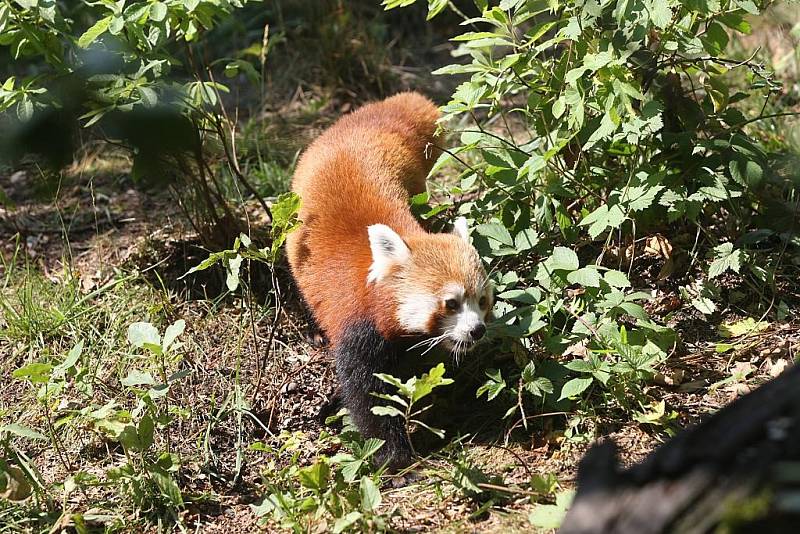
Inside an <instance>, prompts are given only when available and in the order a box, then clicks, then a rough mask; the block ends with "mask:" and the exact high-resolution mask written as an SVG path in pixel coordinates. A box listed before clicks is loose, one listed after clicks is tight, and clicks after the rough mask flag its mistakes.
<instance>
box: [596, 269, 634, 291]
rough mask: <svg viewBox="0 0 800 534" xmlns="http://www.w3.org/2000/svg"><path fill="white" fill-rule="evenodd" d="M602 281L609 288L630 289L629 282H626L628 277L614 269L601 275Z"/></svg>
mask: <svg viewBox="0 0 800 534" xmlns="http://www.w3.org/2000/svg"><path fill="white" fill-rule="evenodd" d="M603 280H605V281H606V283H607V284H608V285H610V286H611V287H616V288H619V289H622V288H626V287H631V282H630V280H628V275H626V274H625V273H623V272H621V271H617V270H614V269H609V270H608V271H606V272H605V273H603Z"/></svg>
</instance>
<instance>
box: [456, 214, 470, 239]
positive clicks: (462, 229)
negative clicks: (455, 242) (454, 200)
mask: <svg viewBox="0 0 800 534" xmlns="http://www.w3.org/2000/svg"><path fill="white" fill-rule="evenodd" d="M453 233H454V234H456V235H457V236H458V237H460V238H461V239H463V240H464V241H466V242H467V243H469V230H467V220H466V219H465V218H464V217H459V218H458V219H456V222H455V224H454V225H453Z"/></svg>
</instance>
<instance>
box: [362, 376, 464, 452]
mask: <svg viewBox="0 0 800 534" xmlns="http://www.w3.org/2000/svg"><path fill="white" fill-rule="evenodd" d="M444 371H445V369H444V364H443V363H440V364H439V365H437V366H436V367H434V368H432V369H431V370H430V371H428V372H427V373H424V374H423V375H422V376H421V377H416V376H414V377H411V378H409V379H408V380H406V381H405V382H403V381H402V380H400V379H399V378H396V377H394V376H392V375H389V374H386V373H375V376H376V377H378V378H379V379H381V380H382V381H384V382H386V383H387V384H390V385H392V386H395V387H396V388H397V392H398V393H399V395H398V394H388V393H373V395H374V396H375V397H378V398H379V399H382V400H386V401H390V402H392V403H394V405H391V404H389V405H385V406H373V407H372V413H374V414H375V415H382V416H386V417H400V418H402V419H403V422H404V425H405V430H406V435H407V437H408V441H409V443H411V434H412V433H413V431H414V427H415V425H419V426H421V427H422V428H424V429H426V430H427V431H428V432H431V433H432V434H435V435H436V436H438V437H439V438H443V437H444V430H442V429H439V428H434V427H432V426H429V425H427V424H425V423H423V422H422V421H420V420H419V416H420V415H422V414H423V413H425V412H426V411H427V410H429V409H430V408H431V407H432V406H433V405H432V404H428V405H426V406H423V407H421V408H420V407H419V401H421V400H422V399H424V398H425V397H427V396H428V395H430V394H431V393H432V392H433V390H434V389H436V388H438V387H441V386H447V385H449V384H452V383H453V380H452V379H450V378H445V377H444ZM412 447H413V445H412Z"/></svg>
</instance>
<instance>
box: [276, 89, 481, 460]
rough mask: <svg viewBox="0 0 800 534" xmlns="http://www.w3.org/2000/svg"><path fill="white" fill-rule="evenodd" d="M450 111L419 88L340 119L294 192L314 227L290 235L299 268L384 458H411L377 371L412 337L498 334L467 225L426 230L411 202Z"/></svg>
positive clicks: (457, 341) (455, 344) (297, 274)
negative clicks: (377, 410) (490, 322)
mask: <svg viewBox="0 0 800 534" xmlns="http://www.w3.org/2000/svg"><path fill="white" fill-rule="evenodd" d="M438 117H439V113H438V110H437V108H436V107H435V106H434V104H433V103H432V102H431V101H430V100H428V99H427V98H425V97H424V96H422V95H420V94H418V93H413V92H408V93H401V94H398V95H395V96H393V97H391V98H388V99H386V100H383V101H380V102H375V103H371V104H367V105H365V106H363V107H361V108H360V109H358V110H356V111H354V112H353V113H350V114H349V115H345V116H343V117H342V118H340V119H339V120H338V121H337V122H336V123H335V124H333V126H331V127H330V128H329V129H328V130H326V131H325V132H323V133H322V135H320V136H319V137H318V138H317V139H316V140H315V141H314V142H313V143H312V144H311V145H310V146H309V147H308V149H307V150H306V151H305V153H304V154H303V155H302V157H301V158H300V160H299V162H298V165H297V169H296V171H295V174H294V178H293V181H292V189H293V191H294V192H296V193H297V194H298V195H299V196H300V199H301V207H300V213H299V217H300V220H301V222H302V225H301V226H300V228H299V229H298V230H296V231H295V232H292V233H291V234H289V236H288V238H287V252H288V259H289V265H290V267H291V271H292V275H293V277H294V279H295V281H296V283H297V286H298V287H299V289H300V292H301V294H302V296H303V299H304V300H305V302H306V304H307V305H308V307H309V308H310V310H311V312H312V315H313V318H314V320H315V321H316V322H317V324H318V326H319V327H320V328H321V329H322V331H323V332H324V334H325V335H326V336H327V338H328V340H329V343H330V348H331V350H332V351H333V354H334V356H335V359H336V372H337V376H338V379H339V383H340V392H341V393H340V394H341V400H342V401H343V404H344V405H345V407H347V408H348V410H349V412H350V416H351V418H352V419H353V421H354V422H355V423H356V425H357V426H358V427H359V430H360V431H361V433H362V434H363V435H364V436H365V437H377V438H380V439H383V440H384V441H385V443H384V446H383V447H382V448H381V450H380V451H379V455H378V457H377V458H376V460H377V462H379V463H384V462H386V463H387V464H388V465H389V467H390V468H392V469H396V468H399V467H403V466H404V465H407V464H408V463H410V460H411V451H412V449H411V446H410V443H409V442H408V439H407V437H406V433H405V431H404V430H403V427H402V422H401V421H399V418H397V417H378V416H375V415H373V414H372V412H371V408H372V407H373V406H374V405H375V397H374V396H372V395H371V392H377V393H394V392H393V391H387V387H386V384H384V383H383V382H381V381H380V380H379V379H377V378H376V377H375V376H374V373H389V374H394V371H395V370H396V368H397V366H398V364H399V363H401V362H402V357H403V353H404V352H405V350H406V349H407V347H408V346H409V344H408V340H410V339H420V338H422V339H427V343H429V344H430V345H435V344H441V345H442V346H444V347H446V348H448V349H449V350H450V351H452V352H454V353H456V354H460V353H463V352H465V351H467V350H469V348H471V347H472V345H474V343H476V342H477V341H478V340H479V339H480V338H482V337H483V335H484V334H485V332H486V326H485V321H486V318H487V316H488V314H489V310H490V309H491V307H492V303H493V293H492V288H491V287H490V284H489V283H488V278H487V276H486V272H485V270H484V268H483V265H482V263H481V260H480V257H479V256H478V253H477V251H476V250H475V248H474V247H473V246H472V245H471V244H470V242H469V236H468V230H467V225H466V220H465V219H463V218H460V219H458V220H457V221H456V223H455V228H454V230H453V233H445V234H432V233H428V232H427V231H425V230H424V229H423V228H422V227H421V226H420V224H419V223H418V222H417V220H416V219H415V218H414V216H413V215H412V214H411V211H410V209H409V205H408V198H409V195H416V194H418V193H422V192H424V191H425V179H426V177H427V175H428V172H429V171H430V169H431V167H432V165H433V161H434V156H435V153H434V150H433V142H434V133H435V130H436V124H435V123H436V120H437V119H438Z"/></svg>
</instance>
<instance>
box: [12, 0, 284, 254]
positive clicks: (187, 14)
mask: <svg viewBox="0 0 800 534" xmlns="http://www.w3.org/2000/svg"><path fill="white" fill-rule="evenodd" d="M247 3H248V0H169V1H154V2H149V1H148V2H144V1H140V2H128V3H124V2H123V3H120V2H110V1H109V2H105V1H103V2H88V1H82V2H72V3H64V2H55V1H54V0H24V1H19V2H6V3H4V4H3V5H2V6H0V47H5V48H7V49H8V51H9V53H10V55H11V58H12V60H13V64H12V65H11V66H10V67H9V71H11V72H12V73H16V75H11V76H9V77H8V78H6V79H5V80H4V81H2V83H0V112H6V113H5V114H4V116H3V115H0V120H2V119H3V118H4V119H5V120H4V122H5V127H6V128H7V129H8V130H9V132H10V134H9V135H8V137H7V138H6V139H4V142H3V146H2V148H3V152H5V154H4V155H5V156H6V157H7V158H9V157H10V158H12V159H16V158H19V157H20V156H22V155H24V154H25V153H26V152H37V153H41V154H43V155H44V156H46V157H47V158H48V159H49V160H50V163H52V164H54V165H57V166H58V165H64V164H66V163H69V162H70V161H71V159H72V151H73V150H74V149H75V145H76V141H75V138H76V135H75V132H74V130H75V129H76V127H77V126H78V125H80V126H82V127H83V128H89V127H92V126H95V127H96V128H95V130H93V131H94V132H95V133H97V134H98V135H99V136H100V137H101V138H103V139H105V140H112V141H115V142H122V143H124V144H125V145H126V146H127V147H129V148H130V149H131V150H132V152H133V156H134V158H133V176H134V178H137V179H138V180H140V181H147V183H151V184H152V183H161V184H167V185H169V186H171V187H172V188H173V190H174V192H175V193H177V195H176V196H177V199H178V200H179V201H180V206H181V207H182V208H184V211H185V214H186V215H187V216H188V217H189V219H190V221H191V222H192V223H193V224H194V226H195V228H196V229H197V230H198V231H199V232H200V235H201V237H203V238H204V239H205V240H206V241H207V242H216V243H217V244H220V243H223V242H228V240H227V238H228V237H229V236H230V237H232V236H233V235H236V230H238V229H239V225H238V224H237V222H236V216H235V215H234V214H233V213H232V210H231V208H230V207H229V206H228V202H227V200H226V198H225V186H224V184H223V180H222V178H221V177H220V176H217V171H215V170H214V169H213V168H212V166H211V165H209V163H208V158H209V156H212V155H216V154H222V155H223V156H224V157H225V158H226V159H227V162H228V164H229V166H230V169H231V173H232V174H233V175H234V176H235V177H236V178H237V179H238V181H239V182H240V183H241V184H242V185H243V187H244V188H245V189H246V190H247V191H248V192H249V193H254V192H255V190H254V189H253V187H252V186H251V185H250V183H249V182H248V181H247V179H246V178H245V176H244V175H243V174H242V173H241V172H240V170H239V167H238V162H237V160H236V153H235V143H233V141H232V139H233V132H234V131H235V127H233V125H232V122H231V121H230V120H229V119H228V117H227V115H226V110H225V107H224V105H223V103H222V97H223V95H224V94H225V93H227V92H229V89H228V87H227V86H226V85H225V84H224V83H221V82H220V81H217V80H216V79H215V77H214V74H213V72H214V70H215V69H214V68H212V67H216V70H217V72H218V74H217V76H220V77H221V76H222V75H223V74H224V76H226V77H234V76H236V75H237V74H238V73H240V72H242V73H244V74H245V75H246V77H247V78H249V79H250V80H251V81H255V82H259V81H260V73H259V71H258V70H257V66H258V68H259V69H261V68H263V65H264V61H265V54H266V45H267V34H266V33H264V35H263V40H262V39H260V38H259V42H258V43H255V44H254V45H253V47H252V48H253V49H254V51H251V53H250V54H247V55H244V56H241V57H235V58H221V59H218V60H216V61H215V62H214V63H213V64H206V63H205V62H204V60H203V59H202V58H203V54H202V48H201V47H200V45H198V44H196V43H197V41H198V40H199V37H200V36H201V34H203V33H204V32H208V31H209V30H211V29H213V28H214V27H215V26H216V25H218V24H219V23H220V22H221V21H222V20H223V19H224V18H225V17H227V16H228V15H229V14H230V13H231V11H232V10H234V9H238V8H242V7H243V6H244V5H245V4H247ZM253 56H255V59H256V61H258V62H260V64H257V65H254V63H253ZM220 71H221V72H220ZM262 205H263V206H264V208H265V209H266V210H267V211H269V210H268V208H267V207H266V204H262Z"/></svg>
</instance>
